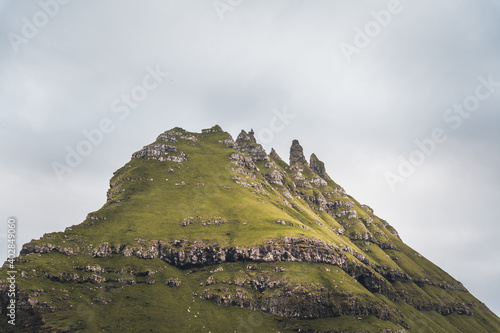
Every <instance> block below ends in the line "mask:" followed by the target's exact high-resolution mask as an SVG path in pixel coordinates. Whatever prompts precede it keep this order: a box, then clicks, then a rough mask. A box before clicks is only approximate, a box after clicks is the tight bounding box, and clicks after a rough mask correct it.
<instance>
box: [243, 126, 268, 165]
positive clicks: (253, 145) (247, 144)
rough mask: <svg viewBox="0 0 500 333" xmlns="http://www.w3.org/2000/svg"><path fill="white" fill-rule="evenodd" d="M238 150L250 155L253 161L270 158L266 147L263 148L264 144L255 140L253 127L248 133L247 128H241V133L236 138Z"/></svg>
mask: <svg viewBox="0 0 500 333" xmlns="http://www.w3.org/2000/svg"><path fill="white" fill-rule="evenodd" d="M236 150H238V151H239V152H240V153H243V154H246V155H248V156H250V157H251V158H252V160H253V161H268V160H269V157H268V156H267V154H266V151H265V150H264V148H262V146H261V145H260V144H258V143H257V141H256V140H255V136H254V131H253V129H251V130H250V132H248V133H247V132H245V130H241V132H240V134H239V135H238V137H237V138H236Z"/></svg>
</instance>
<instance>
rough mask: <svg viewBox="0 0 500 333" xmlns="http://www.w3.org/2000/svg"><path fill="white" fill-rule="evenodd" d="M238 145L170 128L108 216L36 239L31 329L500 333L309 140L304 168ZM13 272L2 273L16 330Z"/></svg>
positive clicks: (26, 259)
mask: <svg viewBox="0 0 500 333" xmlns="http://www.w3.org/2000/svg"><path fill="white" fill-rule="evenodd" d="M236 141H237V142H234V141H233V139H232V138H231V136H230V135H229V134H228V133H227V132H224V131H222V129H221V128H220V126H217V125H216V126H214V127H212V128H209V129H204V130H202V132H201V133H195V132H189V131H186V130H184V129H182V128H178V127H176V128H173V129H171V130H168V131H165V132H164V133H161V134H160V135H159V136H158V137H157V140H156V141H154V142H152V143H151V144H149V145H146V146H144V147H143V148H142V149H141V150H139V151H137V152H135V153H133V154H132V158H131V160H130V161H129V162H128V163H126V164H125V165H124V166H123V167H121V168H120V169H118V170H117V171H116V172H115V173H114V174H113V177H112V178H111V180H110V188H109V190H108V196H107V197H108V198H107V199H108V200H107V201H106V203H104V205H103V206H102V208H101V209H99V210H98V211H95V212H91V213H89V214H88V215H87V218H86V219H85V220H84V221H83V222H82V223H80V224H77V225H73V226H71V227H68V228H66V230H65V231H64V232H54V233H49V234H45V235H44V236H43V237H42V238H40V239H39V240H33V241H31V242H29V243H27V244H24V246H23V247H22V250H21V255H20V257H19V258H16V259H15V265H16V266H15V269H16V271H17V272H18V274H17V275H16V276H15V282H16V286H15V287H16V288H15V289H16V295H17V299H16V304H17V305H18V306H17V310H16V313H15V315H16V320H18V322H16V327H22V329H21V330H22V331H23V332H57V333H62V332H101V331H106V332H114V331H129V332H160V331H161V332H163V331H164V332H209V331H212V332H235V331H246V330H248V329H249V330H251V331H255V332H283V333H285V332H286V333H293V332H325V333H326V332H393V333H396V332H401V333H402V332H417V331H420V330H421V329H424V330H425V331H426V332H427V331H429V332H436V333H442V332H499V331H500V319H499V318H498V317H496V316H495V315H494V314H493V313H492V312H491V311H490V310H489V309H488V308H487V307H486V306H485V305H484V304H482V303H481V302H480V301H479V300H477V299H476V298H474V296H472V295H471V294H470V293H468V291H467V289H465V287H464V286H463V285H462V284H461V283H460V282H459V281H457V280H455V279H454V278H453V277H451V276H450V275H448V274H447V273H446V272H444V271H443V270H441V269H440V268H439V267H437V266H436V265H434V264H432V263H431V262H430V261H428V260H427V259H425V258H424V257H423V256H422V255H420V254H419V253H418V252H416V251H415V250H413V249H412V248H410V247H409V246H408V245H406V244H404V243H403V241H402V240H401V239H400V238H399V237H398V234H397V232H396V231H395V229H394V228H393V227H392V226H391V225H389V223H387V222H386V221H385V220H383V219H381V218H379V217H378V216H376V215H375V214H374V212H373V210H372V209H371V208H370V207H368V206H366V205H361V204H360V203H359V202H358V201H356V200H355V199H354V198H352V197H351V196H349V195H348V194H347V193H346V192H345V191H344V190H343V188H342V187H340V186H339V185H337V184H336V183H335V182H334V181H333V180H331V179H330V178H329V177H328V175H327V174H326V169H325V166H324V164H323V163H322V162H321V161H320V160H319V159H318V158H317V157H316V155H315V154H312V155H311V163H310V166H309V165H308V163H307V162H306V160H305V158H304V154H303V149H302V147H301V146H300V144H299V142H298V140H293V142H292V146H291V149H290V165H288V164H286V162H284V161H283V160H281V158H280V157H279V156H278V154H277V153H276V151H275V150H274V149H272V150H271V153H270V155H269V156H268V155H266V152H265V151H264V149H263V148H262V146H261V145H260V144H258V143H257V142H256V140H255V137H254V132H253V131H252V130H251V131H250V132H248V133H247V132H245V131H242V132H241V133H240V135H239V136H238V139H237V140H236ZM10 271H11V269H10V268H9V263H8V262H7V263H6V264H5V265H4V266H3V267H2V268H1V269H0V331H4V332H10V330H7V329H5V328H6V327H9V326H7V325H8V324H7V318H8V317H7V316H8V313H7V311H8V307H7V306H8V305H9V304H10V303H11V302H10V301H9V298H10V296H9V295H10V294H9V293H10V292H11V289H10V288H11V282H12V281H11V279H12V277H11V276H10V274H11V272H10ZM214 318H216V320H215V319H214ZM235 318H236V319H237V318H250V320H248V322H246V321H245V323H249V325H250V326H247V327H245V326H241V325H242V324H241V323H242V322H243V320H235ZM245 325H246V324H245ZM27 327H29V328H30V329H29V330H23V329H24V328H27ZM457 327H458V328H457ZM462 327H464V328H463V329H462ZM459 328H460V329H459ZM461 329H462V330H461Z"/></svg>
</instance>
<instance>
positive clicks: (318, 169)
mask: <svg viewBox="0 0 500 333" xmlns="http://www.w3.org/2000/svg"><path fill="white" fill-rule="evenodd" d="M309 167H310V168H311V170H312V171H314V173H316V174H317V175H318V176H320V177H321V178H323V179H324V180H326V181H328V180H331V178H330V177H329V176H328V174H327V173H326V168H325V163H323V162H321V161H320V160H319V159H318V157H317V156H316V154H314V153H313V154H311V158H310V163H309Z"/></svg>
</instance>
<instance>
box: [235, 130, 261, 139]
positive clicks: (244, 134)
mask: <svg viewBox="0 0 500 333" xmlns="http://www.w3.org/2000/svg"><path fill="white" fill-rule="evenodd" d="M239 141H250V142H257V141H256V140H255V136H254V131H253V129H251V130H250V132H248V133H247V132H245V130H241V132H240V134H239V135H238V137H237V138H236V142H239Z"/></svg>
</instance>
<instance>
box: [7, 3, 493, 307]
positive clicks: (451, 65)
mask: <svg viewBox="0 0 500 333" xmlns="http://www.w3.org/2000/svg"><path fill="white" fill-rule="evenodd" d="M0 35H1V36H2V37H1V38H0V154H1V159H0V189H1V190H0V217H1V219H3V220H4V221H5V222H4V223H2V224H3V225H4V227H1V228H0V232H2V233H3V234H1V235H0V236H1V237H0V239H1V244H4V245H1V244H0V255H1V257H2V258H5V256H6V245H5V244H6V243H5V232H6V226H5V225H6V221H7V218H8V217H9V216H15V217H16V218H17V219H18V225H19V227H18V231H17V232H18V238H19V245H21V243H25V242H28V241H30V240H31V239H33V238H35V239H36V238H39V237H41V236H42V235H43V234H44V233H46V232H53V231H62V230H64V228H65V227H67V226H70V225H73V224H78V223H80V222H82V221H83V220H84V218H85V216H86V215H87V213H89V212H91V211H95V210H97V209H99V208H100V207H101V206H102V205H103V204H104V203H105V200H106V191H107V189H108V186H109V179H110V178H111V176H112V173H113V172H114V171H115V170H117V169H118V168H120V167H121V166H122V165H124V164H125V163H126V162H127V161H129V159H130V156H131V154H132V153H133V152H135V151H137V150H138V149H140V148H141V147H142V146H144V145H146V144H148V143H150V142H152V141H154V139H155V138H156V136H157V135H158V134H159V133H161V132H163V131H165V130H167V129H170V128H172V127H175V126H180V127H183V128H185V129H186V130H189V131H200V130H201V129H202V128H208V127H211V126H213V125H214V124H219V125H220V126H222V128H223V129H224V130H226V131H228V132H230V133H231V134H232V135H233V137H235V136H236V135H237V134H238V133H239V131H240V130H241V129H243V128H244V129H246V130H249V129H250V128H253V129H254V130H255V132H256V134H257V137H258V138H260V139H261V141H262V142H263V143H264V147H265V148H266V150H267V151H269V150H270V148H271V147H274V148H275V149H276V150H277V152H278V154H280V155H281V156H282V157H283V158H284V159H288V151H289V146H290V143H291V141H292V139H298V140H299V141H300V142H301V144H302V146H303V147H304V151H305V153H306V154H307V155H310V154H311V153H313V152H314V153H316V154H317V156H318V157H319V158H320V159H321V160H323V161H324V162H325V163H326V167H327V171H328V172H329V174H330V176H331V177H332V178H333V179H334V180H335V181H336V182H337V183H339V184H340V185H342V186H343V187H344V188H345V189H346V190H347V192H348V193H349V194H351V195H353V196H354V197H355V198H356V199H357V200H358V201H360V202H362V203H365V204H368V205H369V206H371V207H372V208H373V209H374V210H375V213H376V214H377V215H378V216H380V217H381V218H384V219H386V220H387V221H388V222H389V223H391V224H392V225H393V226H394V227H395V228H396V229H397V230H398V231H399V233H400V235H401V237H402V238H403V240H404V241H405V242H406V243H407V244H409V245H410V246H412V247H413V248H414V249H416V250H417V251H419V252H420V253H422V254H423V255H424V256H426V257H427V258H429V259H430V260H432V261H433V262H434V263H436V264H437V265H438V266H440V267H441V268H443V269H444V270H446V271H447V272H449V273H450V274H451V275H452V276H453V277H455V278H456V279H458V280H460V281H461V282H463V283H464V284H465V286H466V287H467V288H468V289H469V290H470V291H471V292H472V293H473V294H474V295H475V296H476V297H478V298H479V299H480V300H481V301H483V302H485V303H486V305H488V306H489V307H490V309H492V310H493V311H495V312H496V313H497V314H500V287H499V284H498V281H500V265H499V259H498V258H499V256H500V247H499V246H498V237H499V234H500V233H499V231H500V228H499V222H500V221H499V220H500V205H499V202H500V175H499V171H498V170H500V153H499V143H500V131H499V130H498V127H499V125H500V114H499V111H500V110H499V108H500V62H499V59H500V52H499V51H500V1H499V0H476V1H465V0H441V1H431V0H420V1H411V0H401V1H397V0H394V1H388V0H387V1H374V0H365V1H363V0H358V1H355V2H354V1H348V0H342V1H341V0H336V1H332V0H329V1H326V0H325V1H319V0H318V1H307V2H305V1H299V0H286V1H285V0H279V1H278V0H272V1H271V0H251V1H250V0H217V1H211V0H210V1H208V0H205V1H180V0H177V1H173V0H172V1H160V0H156V1H154V0H149V1H138V0H137V1H131V0H108V1H102V0H99V1H97V0H85V1H79V0H73V1H68V0H65V1H63V0H57V2H56V0H42V1H40V2H38V1H27V0H26V1H16V0H0ZM167 73H168V75H167ZM497 82H498V83H497ZM127 96H131V97H127ZM461 105H462V106H461ZM95 129H98V130H95ZM85 132H86V133H87V135H90V134H89V133H91V134H92V135H93V136H92V140H93V142H91V141H90V140H89V139H87V138H86V136H85ZM101 135H102V138H101ZM416 141H418V142H420V144H417V143H416ZM70 151H74V152H75V153H73V155H75V154H78V156H79V157H78V156H76V157H75V156H72V157H71V158H69V159H68V161H69V162H70V163H68V161H67V160H66V159H67V158H68V154H70V153H69V152H70ZM82 155H86V156H82ZM403 160H406V161H407V162H404V163H403V162H402V161H403ZM70 164H71V165H70Z"/></svg>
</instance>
